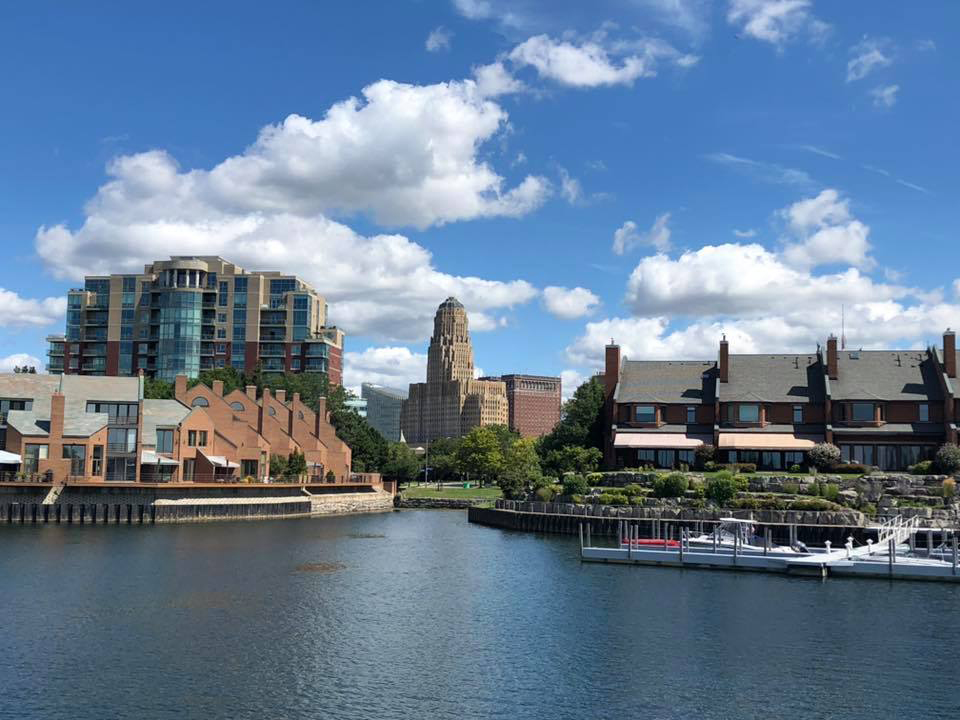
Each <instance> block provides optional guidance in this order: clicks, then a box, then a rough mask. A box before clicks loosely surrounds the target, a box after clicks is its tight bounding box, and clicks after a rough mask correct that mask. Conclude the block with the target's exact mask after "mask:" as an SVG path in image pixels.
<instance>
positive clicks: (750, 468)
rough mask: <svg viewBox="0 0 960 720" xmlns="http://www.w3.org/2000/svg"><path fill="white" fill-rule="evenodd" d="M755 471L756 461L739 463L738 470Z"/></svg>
mask: <svg viewBox="0 0 960 720" xmlns="http://www.w3.org/2000/svg"><path fill="white" fill-rule="evenodd" d="M756 471H757V464H756V463H740V472H742V473H755V472H756Z"/></svg>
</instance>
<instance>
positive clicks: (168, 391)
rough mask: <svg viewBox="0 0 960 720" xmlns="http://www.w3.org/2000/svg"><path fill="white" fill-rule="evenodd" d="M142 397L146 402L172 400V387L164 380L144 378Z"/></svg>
mask: <svg viewBox="0 0 960 720" xmlns="http://www.w3.org/2000/svg"><path fill="white" fill-rule="evenodd" d="M143 397H144V398H145V399H147V400H172V399H173V385H172V384H171V383H168V382H167V381H166V380H159V379H157V378H152V377H146V378H144V379H143Z"/></svg>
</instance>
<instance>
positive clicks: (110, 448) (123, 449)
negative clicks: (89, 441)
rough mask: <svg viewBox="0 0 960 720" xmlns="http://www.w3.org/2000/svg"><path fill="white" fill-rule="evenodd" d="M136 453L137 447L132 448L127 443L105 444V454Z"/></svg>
mask: <svg viewBox="0 0 960 720" xmlns="http://www.w3.org/2000/svg"><path fill="white" fill-rule="evenodd" d="M136 451H137V446H136V445H133V446H132V447H131V446H130V445H128V444H127V443H107V452H112V453H132V452H136Z"/></svg>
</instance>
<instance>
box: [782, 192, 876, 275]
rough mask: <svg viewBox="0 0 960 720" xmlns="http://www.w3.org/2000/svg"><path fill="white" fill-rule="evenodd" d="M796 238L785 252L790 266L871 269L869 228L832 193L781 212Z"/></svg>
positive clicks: (823, 194) (843, 199) (825, 193)
mask: <svg viewBox="0 0 960 720" xmlns="http://www.w3.org/2000/svg"><path fill="white" fill-rule="evenodd" d="M779 214H780V216H781V217H782V218H784V219H785V220H786V222H787V226H788V229H789V231H790V232H791V234H792V236H793V238H794V239H793V240H791V241H790V242H789V243H788V245H787V246H786V248H785V249H784V257H785V258H786V260H787V262H789V263H791V264H792V265H795V266H799V267H816V266H818V265H829V264H832V263H843V264H846V265H851V266H853V267H857V268H861V269H870V268H872V267H873V266H874V264H875V263H874V261H873V259H872V258H871V257H870V254H869V253H870V243H869V242H868V236H869V234H870V228H869V227H867V226H866V225H865V224H863V223H862V222H860V221H859V220H857V219H855V218H853V217H852V216H851V215H850V201H849V200H848V199H846V198H841V197H840V193H838V192H837V191H836V190H833V189H829V188H828V189H827V190H824V191H822V192H821V193H820V194H819V195H817V196H816V197H814V198H807V199H804V200H800V201H798V202H795V203H793V204H792V205H790V206H789V207H788V208H785V209H784V210H781V211H780V213H779Z"/></svg>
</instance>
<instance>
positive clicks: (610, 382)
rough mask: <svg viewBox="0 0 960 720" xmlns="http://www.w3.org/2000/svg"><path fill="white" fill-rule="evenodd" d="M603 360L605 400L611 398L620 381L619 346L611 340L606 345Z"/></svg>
mask: <svg viewBox="0 0 960 720" xmlns="http://www.w3.org/2000/svg"><path fill="white" fill-rule="evenodd" d="M605 360H606V362H605V364H604V368H603V387H604V390H605V394H606V396H607V398H612V397H613V391H614V390H616V388H617V383H618V382H619V381H620V346H619V345H617V344H616V343H614V342H613V338H610V344H609V345H607V349H606V358H605Z"/></svg>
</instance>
